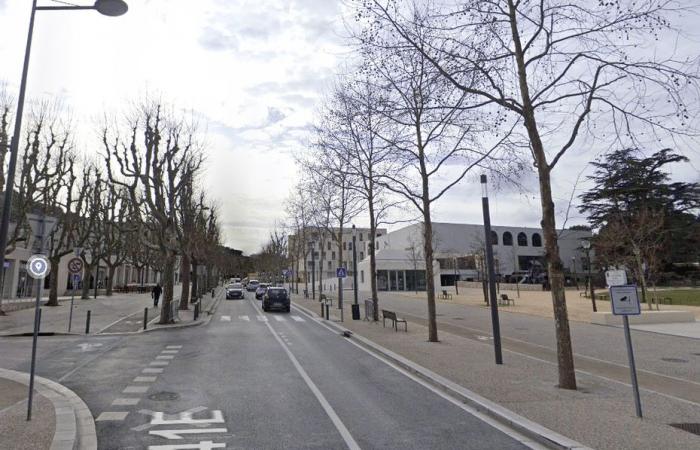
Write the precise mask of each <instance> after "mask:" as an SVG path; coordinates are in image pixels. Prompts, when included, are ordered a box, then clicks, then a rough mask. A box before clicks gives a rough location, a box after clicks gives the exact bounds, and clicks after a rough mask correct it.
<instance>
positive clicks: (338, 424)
mask: <svg viewBox="0 0 700 450" xmlns="http://www.w3.org/2000/svg"><path fill="white" fill-rule="evenodd" d="M251 304H253V307H254V308H255V309H257V305H255V304H254V303H253V302H251ZM258 317H260V316H258ZM265 325H266V326H267V329H268V330H270V333H272V335H273V336H274V337H275V339H276V340H277V342H278V343H279V344H280V346H281V347H282V349H283V350H284V351H285V353H286V354H287V356H288V357H289V359H290V361H292V364H294V367H295V368H296V369H297V372H299V375H301V378H302V379H303V380H304V382H305V383H306V385H307V386H308V387H309V389H310V390H311V392H313V394H314V396H316V399H317V400H318V402H319V403H320V404H321V407H322V408H323V410H324V411H325V412H326V414H327V415H328V417H329V418H330V419H331V421H332V422H333V425H335V428H336V429H337V430H338V432H339V433H340V436H341V437H342V438H343V440H344V441H345V444H346V445H347V446H348V448H349V449H350V450H360V446H359V445H358V444H357V442H355V439H354V438H353V437H352V435H351V434H350V431H348V429H347V427H346V426H345V424H344V423H343V421H342V420H340V417H338V414H336V412H335V410H334V409H333V407H332V406H331V404H330V403H328V400H326V397H325V396H324V395H323V393H322V392H321V391H320V390H319V389H318V387H317V386H316V384H314V382H313V381H312V380H311V378H310V377H309V375H308V374H307V373H306V370H304V368H303V367H302V366H301V364H300V363H299V361H298V360H297V358H296V357H295V356H294V354H293V353H292V352H291V351H290V350H289V347H288V346H287V345H286V344H285V343H284V342H283V341H282V339H281V338H280V337H279V336H278V335H277V332H275V329H274V328H272V325H270V324H269V323H268V322H265Z"/></svg>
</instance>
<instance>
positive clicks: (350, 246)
mask: <svg viewBox="0 0 700 450" xmlns="http://www.w3.org/2000/svg"><path fill="white" fill-rule="evenodd" d="M348 250H352V242H348Z"/></svg>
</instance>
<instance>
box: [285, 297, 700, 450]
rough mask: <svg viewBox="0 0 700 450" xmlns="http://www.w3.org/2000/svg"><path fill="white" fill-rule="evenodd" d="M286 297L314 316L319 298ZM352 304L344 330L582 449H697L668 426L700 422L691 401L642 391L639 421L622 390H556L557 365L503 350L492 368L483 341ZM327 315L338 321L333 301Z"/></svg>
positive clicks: (694, 439) (614, 385)
mask: <svg viewBox="0 0 700 450" xmlns="http://www.w3.org/2000/svg"><path fill="white" fill-rule="evenodd" d="M292 300H293V302H294V303H296V304H298V305H301V306H304V307H306V308H307V309H309V310H311V311H312V312H314V313H316V314H318V312H320V306H319V303H318V302H317V301H313V300H306V299H303V296H299V295H295V296H294V297H293V299H292ZM482 301H483V299H482ZM350 303H351V302H347V301H346V304H345V311H344V316H345V322H344V323H343V324H342V326H344V327H346V328H348V329H350V330H351V331H352V332H353V333H356V334H358V335H360V336H363V337H365V338H368V339H370V340H371V341H373V342H375V343H377V344H379V345H381V346H383V347H386V348H387V349H389V350H390V351H392V352H394V353H397V354H398V355H400V356H402V357H404V358H407V359H408V360H411V361H413V362H414V363H417V364H420V365H421V366H423V367H425V368H427V369H429V370H431V371H433V372H435V373H437V374H438V375H440V376H442V377H445V378H447V379H448V380H450V381H451V382H454V383H457V384H458V385H460V386H463V387H465V388H467V389H469V390H471V391H473V392H475V393H477V394H479V395H481V396H483V397H485V398H486V399H488V400H491V401H493V402H496V403H498V404H500V405H501V406H503V407H505V408H507V409H509V410H511V411H513V412H515V413H517V414H520V415H521V416H524V417H525V418H527V419H529V420H531V421H533V422H536V423H538V424H540V425H542V426H544V427H546V428H549V429H550V430H552V431H555V432H557V433H560V434H562V435H564V436H566V437H568V438H570V439H573V440H575V441H578V442H580V443H582V444H584V445H587V446H590V447H592V448H596V449H658V448H664V449H679V450H680V449H688V448H700V436H697V435H694V434H691V433H688V432H685V431H681V430H679V429H677V428H674V427H671V426H669V424H670V423H697V422H700V405H698V404H696V403H692V402H688V401H684V400H682V399H674V398H671V397H668V396H662V395H658V394H656V393H653V392H651V391H645V390H643V391H642V393H641V397H642V408H643V411H644V414H645V418H644V420H640V419H637V418H636V417H635V415H634V403H633V398H632V392H631V388H630V387H629V386H627V385H624V384H622V383H618V382H614V381H612V380H608V379H605V378H602V377H596V376H592V375H589V374H587V373H583V372H579V373H578V374H577V379H578V384H579V389H578V391H573V392H572V391H566V390H562V389H558V388H557V387H556V384H557V382H558V380H557V368H556V365H554V364H551V363H549V362H548V361H543V360H539V359H537V358H533V357H528V356H526V355H522V354H518V353H513V352H509V351H505V352H504V355H503V358H504V363H505V364H504V365H502V366H497V365H496V364H495V363H494V356H493V344H492V340H491V339H490V338H489V337H485V339H484V340H483V341H482V342H480V341H475V340H472V339H466V338H463V337H460V336H457V335H453V334H450V333H448V332H446V331H444V330H442V331H441V333H440V338H441V342H439V343H430V342H427V341H426V336H427V335H428V332H427V329H426V328H425V327H423V326H420V325H417V324H416V323H411V321H410V320H409V323H408V333H404V332H403V331H400V332H395V331H394V330H393V329H392V328H389V327H387V328H383V327H382V325H381V321H380V322H378V323H372V322H366V321H353V320H351V317H352V315H351V312H350V306H349V304H350ZM548 306H549V307H550V308H551V304H548ZM331 313H332V314H333V315H335V316H339V310H338V309H337V306H336V305H335V303H334V307H333V308H332V309H331ZM336 320H337V317H336Z"/></svg>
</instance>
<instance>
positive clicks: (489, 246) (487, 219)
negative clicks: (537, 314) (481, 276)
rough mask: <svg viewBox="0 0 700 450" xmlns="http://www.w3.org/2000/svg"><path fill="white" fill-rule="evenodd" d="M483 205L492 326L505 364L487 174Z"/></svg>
mask: <svg viewBox="0 0 700 450" xmlns="http://www.w3.org/2000/svg"><path fill="white" fill-rule="evenodd" d="M481 207H482V209H483V211H484V234H485V239H484V242H486V245H485V247H486V266H487V271H488V276H489V299H490V301H489V303H490V304H491V305H490V306H491V326H492V327H493V346H494V352H495V354H496V355H495V356H496V364H503V355H502V353H501V327H500V324H499V321H498V302H497V301H496V275H495V274H494V269H493V239H491V215H490V213H489V197H488V189H487V185H486V175H481Z"/></svg>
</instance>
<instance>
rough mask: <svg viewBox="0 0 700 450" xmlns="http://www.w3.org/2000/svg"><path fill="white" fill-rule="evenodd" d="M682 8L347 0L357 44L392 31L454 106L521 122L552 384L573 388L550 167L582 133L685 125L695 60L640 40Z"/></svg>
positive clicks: (667, 29)
mask: <svg viewBox="0 0 700 450" xmlns="http://www.w3.org/2000/svg"><path fill="white" fill-rule="evenodd" d="M683 10H684V8H683V7H682V6H681V4H680V3H679V2H676V1H672V0H649V1H620V2H614V3H612V4H611V3H608V2H570V1H566V0H539V1H527V2H525V1H516V0H489V1H482V0H469V1H465V2H460V3H458V4H454V5H452V4H450V5H445V4H436V3H429V4H427V5H426V6H421V7H418V6H416V4H415V3H413V2H397V1H386V0H371V1H369V2H359V1H358V11H359V17H360V20H361V21H362V22H363V23H364V24H366V25H367V26H366V27H365V29H364V34H363V36H362V37H363V38H364V39H363V40H364V42H365V43H366V44H367V45H373V46H375V45H376V46H381V45H382V43H383V42H384V41H385V39H383V38H382V36H387V35H389V36H390V37H391V38H392V39H393V38H395V37H396V36H398V37H400V39H401V41H402V43H403V45H404V46H405V47H410V48H412V49H413V50H414V51H415V52H416V53H417V54H420V55H422V57H424V58H425V59H426V60H427V61H429V62H430V64H431V65H432V66H433V67H434V68H435V69H436V70H438V71H439V72H440V74H441V76H442V77H443V78H444V80H446V81H447V82H449V83H450V84H451V86H453V87H454V88H455V89H457V90H459V91H460V92H463V93H465V94H468V95H469V99H468V103H467V104H465V105H464V107H467V108H471V109H480V110H484V111H488V112H491V113H494V114H497V115H498V116H499V117H502V118H507V119H509V120H510V119H515V120H517V121H518V123H519V124H521V126H522V130H523V132H524V134H523V136H522V139H521V140H520V141H519V142H515V141H511V142H510V144H511V145H510V146H509V147H510V148H511V149H512V150H515V151H520V150H522V149H524V150H527V151H529V153H530V155H531V157H532V163H533V164H534V166H535V168H536V170H537V174H538V177H539V190H540V201H541V207H542V221H541V223H542V228H543V233H544V238H545V250H546V255H547V261H548V270H549V280H550V283H551V286H552V303H553V308H554V317H555V328H556V334H557V359H558V365H559V386H560V387H561V388H565V389H576V375H575V371H574V360H573V351H572V346H571V337H570V332H569V322H568V315H567V311H566V300H565V296H564V280H563V265H562V262H561V259H560V256H559V246H558V241H557V232H556V222H555V210H554V201H553V198H552V188H551V182H550V180H551V177H552V173H553V171H554V168H555V167H556V166H557V163H558V162H559V161H561V159H562V158H563V157H564V155H565V154H566V153H567V152H568V151H569V150H571V149H572V148H576V146H577V145H579V144H580V143H581V142H582V141H583V140H585V139H586V138H587V137H594V138H596V139H597V140H598V142H600V144H602V145H605V143H617V144H622V146H629V144H630V142H631V143H633V144H639V143H641V142H640V141H641V140H644V139H647V136H650V137H652V138H653V139H655V140H656V139H661V138H664V137H668V138H671V139H672V138H673V137H674V136H679V135H682V134H686V135H689V134H694V130H693V129H692V127H691V126H690V123H689V119H690V117H692V116H694V115H695V110H694V108H695V105H696V104H697V98H698V89H697V87H698V86H697V80H698V79H697V74H696V70H697V68H696V67H695V68H692V69H691V68H690V67H691V65H690V64H689V63H690V62H691V61H688V59H687V58H686V59H684V58H683V57H682V55H681V57H678V55H675V54H674V51H673V49H666V50H665V51H650V50H649V48H648V44H649V42H651V41H653V40H657V41H658V39H659V36H665V37H670V38H671V39H672V40H675V36H671V34H673V32H674V30H673V29H672V22H671V19H672V17H673V16H674V15H677V14H679V13H682V12H683ZM642 46H644V47H645V48H644V50H642V49H641V48H642ZM493 125H494V126H499V125H500V123H499V122H498V121H496V120H494V121H493ZM504 144H505V143H504Z"/></svg>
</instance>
